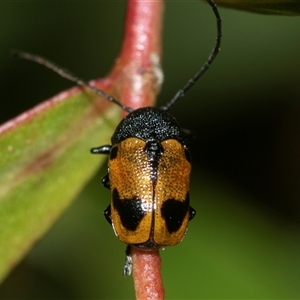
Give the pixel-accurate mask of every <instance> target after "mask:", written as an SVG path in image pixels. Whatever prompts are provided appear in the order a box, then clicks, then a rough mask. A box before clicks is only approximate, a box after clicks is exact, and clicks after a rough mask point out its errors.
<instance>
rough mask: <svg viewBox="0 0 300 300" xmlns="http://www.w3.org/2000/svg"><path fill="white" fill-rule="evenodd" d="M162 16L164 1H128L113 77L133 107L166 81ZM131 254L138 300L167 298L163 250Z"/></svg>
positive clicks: (150, 99) (150, 101)
mask: <svg viewBox="0 0 300 300" xmlns="http://www.w3.org/2000/svg"><path fill="white" fill-rule="evenodd" d="M162 17H163V1H162V0H155V1H148V0H128V4H127V15H126V23H125V35H124V40H123V44H122V49H121V53H120V56H119V58H118V59H117V61H116V65H115V67H114V69H113V70H112V72H111V74H110V76H109V80H110V81H111V83H113V85H112V89H113V94H114V96H115V97H116V98H117V99H119V100H120V101H121V102H122V103H123V104H124V105H126V106H128V107H131V108H133V109H136V108H139V107H143V106H153V105H154V103H155V100H156V96H157V94H158V92H159V89H160V85H161V83H162V78H163V76H162V71H161V69H160V55H161V29H162ZM131 254H132V263H133V281H134V287H135V293H136V299H139V300H144V299H155V300H159V299H163V298H164V288H163V284H162V277H161V260H160V257H159V252H158V251H141V250H139V249H134V248H132V253H131Z"/></svg>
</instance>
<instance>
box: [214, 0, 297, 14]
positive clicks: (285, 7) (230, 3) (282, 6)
mask: <svg viewBox="0 0 300 300" xmlns="http://www.w3.org/2000/svg"><path fill="white" fill-rule="evenodd" d="M215 2H216V4H217V5H218V6H224V7H229V8H234V9H240V10H246V11H250V12H255V13H261V14H273V15H287V16H299V15H300V2H299V0H265V1H261V0H243V1H241V0H216V1H215Z"/></svg>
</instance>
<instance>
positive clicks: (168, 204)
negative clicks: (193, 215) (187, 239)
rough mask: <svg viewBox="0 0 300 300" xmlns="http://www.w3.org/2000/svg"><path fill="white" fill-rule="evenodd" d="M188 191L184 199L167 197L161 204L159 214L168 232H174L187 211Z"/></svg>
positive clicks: (188, 204) (188, 202)
mask: <svg viewBox="0 0 300 300" xmlns="http://www.w3.org/2000/svg"><path fill="white" fill-rule="evenodd" d="M189 198H190V197H189V192H187V194H186V198H185V200H184V201H179V200H176V199H168V200H166V201H164V202H163V204H162V206H161V214H162V217H163V218H164V219H165V223H166V226H167V229H168V231H169V233H172V232H176V231H177V230H179V228H180V227H181V225H182V222H183V220H184V218H185V216H186V214H187V213H188V211H189V208H190V199H189Z"/></svg>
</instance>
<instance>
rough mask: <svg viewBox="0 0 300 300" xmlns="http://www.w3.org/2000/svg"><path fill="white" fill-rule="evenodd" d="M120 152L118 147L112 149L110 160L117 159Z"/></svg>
mask: <svg viewBox="0 0 300 300" xmlns="http://www.w3.org/2000/svg"><path fill="white" fill-rule="evenodd" d="M118 150H119V147H118V146H114V147H112V149H111V151H110V156H109V159H115V158H116V157H117V155H118Z"/></svg>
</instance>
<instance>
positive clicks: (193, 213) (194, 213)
mask: <svg viewBox="0 0 300 300" xmlns="http://www.w3.org/2000/svg"><path fill="white" fill-rule="evenodd" d="M195 215H196V211H195V210H194V209H193V208H192V207H191V206H190V216H189V220H190V221H191V220H192V219H193V218H194V217H195Z"/></svg>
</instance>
